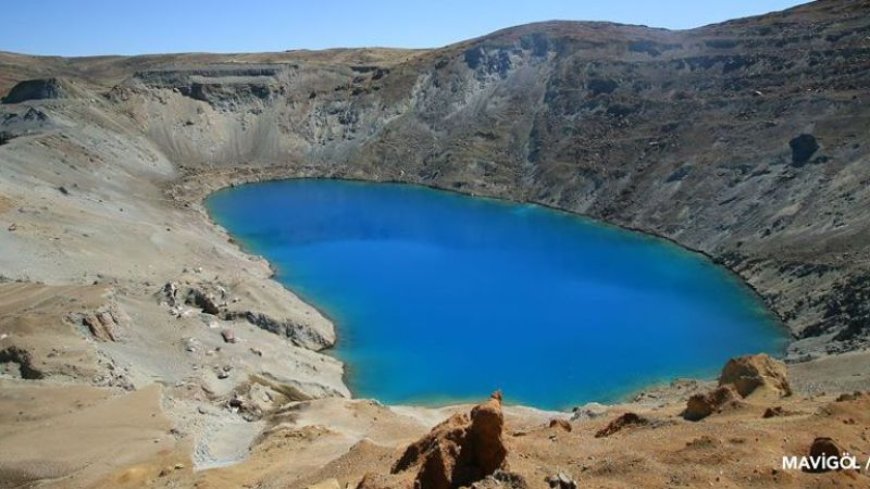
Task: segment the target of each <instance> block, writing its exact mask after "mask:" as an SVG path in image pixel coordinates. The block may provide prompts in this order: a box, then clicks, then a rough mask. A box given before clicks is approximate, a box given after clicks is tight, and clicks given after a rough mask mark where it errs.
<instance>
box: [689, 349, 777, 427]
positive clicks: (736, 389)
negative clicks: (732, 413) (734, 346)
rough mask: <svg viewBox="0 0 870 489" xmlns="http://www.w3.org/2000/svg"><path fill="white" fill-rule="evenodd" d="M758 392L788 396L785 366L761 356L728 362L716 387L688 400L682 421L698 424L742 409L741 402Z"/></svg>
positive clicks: (750, 356) (747, 356) (734, 359)
mask: <svg viewBox="0 0 870 489" xmlns="http://www.w3.org/2000/svg"><path fill="white" fill-rule="evenodd" d="M758 389H762V390H764V391H767V392H770V393H773V394H776V395H779V396H790V395H791V386H790V385H789V383H788V369H787V368H786V366H785V364H784V363H782V362H780V361H779V360H775V359H773V358H770V357H769V356H767V355H765V354H764V353H761V354H758V355H746V356H742V357H737V358H732V359H731V360H728V363H726V364H725V367H724V368H723V369H722V374H721V375H720V376H719V386H718V387H717V388H716V389H714V390H712V391H710V392H708V393H706V394H695V395H694V396H692V397H690V398H689V401H688V402H687V404H686V409H685V411H683V417H684V418H685V419H687V420H689V421H699V420H701V419H704V418H706V417H707V416H710V415H711V414H715V413H720V412H722V411H725V410H727V409H731V408H735V407H739V406H740V405H742V399H743V398H745V397H747V396H749V395H751V394H753V393H754V392H756V391H757V390H758Z"/></svg>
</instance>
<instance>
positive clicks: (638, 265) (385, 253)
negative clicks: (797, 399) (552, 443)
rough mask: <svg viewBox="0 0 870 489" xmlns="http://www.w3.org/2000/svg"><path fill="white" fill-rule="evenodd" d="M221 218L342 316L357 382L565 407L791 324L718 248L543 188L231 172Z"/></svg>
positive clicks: (774, 345) (744, 347)
mask: <svg viewBox="0 0 870 489" xmlns="http://www.w3.org/2000/svg"><path fill="white" fill-rule="evenodd" d="M206 204H207V207H208V209H209V211H210V212H211V214H212V216H213V218H214V219H215V220H216V221H217V222H218V223H219V224H221V225H223V226H224V227H225V228H226V229H228V230H229V231H230V233H231V234H232V235H233V236H235V237H236V238H237V239H238V240H239V241H240V242H241V243H242V244H243V246H245V247H246V249H248V250H249V251H251V252H253V253H256V254H260V255H263V256H264V257H266V258H267V259H268V260H269V261H270V262H271V263H272V264H273V265H274V266H275V267H276V269H277V270H278V275H277V278H278V279H279V280H280V281H281V282H282V283H284V284H285V285H286V286H287V287H288V288H290V289H292V290H293V291H295V292H297V293H298V294H299V295H300V296H301V297H303V298H304V299H305V300H307V301H309V302H311V303H312V304H314V305H315V306H316V307H318V308H319V309H320V310H322V311H324V312H325V313H326V314H327V315H328V316H329V317H330V318H332V319H333V320H334V321H335V324H336V327H337V331H338V336H339V342H338V345H337V347H336V349H335V352H334V353H335V354H336V355H337V356H338V357H339V358H341V359H342V360H344V361H345V362H347V366H348V379H347V380H348V383H349V386H350V388H351V389H352V390H353V391H354V394H355V395H356V396H360V397H372V398H375V399H378V400H381V401H384V402H388V403H412V402H413V403H442V402H454V401H467V400H477V399H481V398H484V397H486V396H487V395H488V394H489V393H490V392H491V391H493V390H494V389H497V388H500V389H503V390H504V393H505V396H506V399H507V401H509V402H517V403H524V404H530V405H534V406H538V407H542V408H567V407H571V406H573V405H576V404H579V403H583V402H587V401H608V400H613V399H614V398H616V397H618V396H622V395H625V394H627V393H629V392H631V391H632V390H635V389H637V388H640V387H642V386H644V385H647V384H650V383H653V382H660V381H665V380H669V379H672V378H674V377H678V376H708V377H709V376H713V375H715V374H716V373H717V372H718V370H719V369H720V368H721V366H722V365H723V364H724V362H725V361H726V360H727V359H728V358H729V357H732V356H735V355H738V354H745V353H755V352H761V351H766V352H772V353H779V352H781V351H782V349H783V348H784V345H785V336H784V331H783V330H782V329H781V328H780V327H779V326H778V324H777V323H776V322H775V320H774V319H773V318H772V317H771V316H770V315H769V314H768V313H766V312H765V310H764V308H763V306H762V305H761V304H760V303H759V301H758V299H757V298H756V297H755V296H754V295H753V294H752V293H751V292H750V291H749V290H748V289H747V288H745V287H744V286H743V285H741V284H740V283H739V282H738V281H737V280H736V279H734V278H733V277H732V276H731V275H730V274H728V273H727V272H725V271H724V270H722V269H720V268H718V267H716V266H714V265H712V264H711V263H710V262H708V261H707V260H706V259H704V258H703V257H701V256H699V255H696V254H693V253H690V252H687V251H685V250H682V249H681V248H678V247H677V246H674V245H672V244H670V243H667V242H664V241H662V240H657V239H653V238H649V237H647V236H644V235H641V234H638V233H632V232H628V231H624V230H620V229H616V228H614V227H610V226H604V225H601V224H598V223H595V222H591V221H589V220H587V219H583V218H580V217H577V216H574V215H571V214H567V213H563V212H558V211H553V210H550V209H546V208H543V207H538V206H534V205H522V204H513V203H507V202H502V201H496V200H490V199H482V198H474V197H467V196H461V195H458V194H453V193H449V192H443V191H437V190H431V189H427V188H422V187H416V186H410V185H398V184H373V183H360V182H348V181H335V180H288V181H280V182H267V183H258V184H252V185H244V186H240V187H236V188H232V189H226V190H223V191H220V192H217V193H216V194H214V195H212V196H211V197H209V199H208V200H207V202H206Z"/></svg>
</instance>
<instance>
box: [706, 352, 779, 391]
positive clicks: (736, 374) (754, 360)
mask: <svg viewBox="0 0 870 489" xmlns="http://www.w3.org/2000/svg"><path fill="white" fill-rule="evenodd" d="M719 385H720V386H724V385H732V386H734V389H735V390H736V391H737V393H738V394H740V396H741V397H746V396H748V395H750V394H752V393H753V392H755V390H756V389H758V388H759V387H764V388H767V389H770V390H772V391H773V392H776V393H778V394H779V395H781V396H790V395H791V386H790V385H789V383H788V369H787V368H786V366H785V364H784V363H782V362H780V361H779V360H774V359H773V358H770V357H769V356H767V355H765V354H763V353H762V354H759V355H747V356H743V357H738V358H732V359H731V360H728V363H726V364H725V367H724V368H723V369H722V374H721V375H720V376H719Z"/></svg>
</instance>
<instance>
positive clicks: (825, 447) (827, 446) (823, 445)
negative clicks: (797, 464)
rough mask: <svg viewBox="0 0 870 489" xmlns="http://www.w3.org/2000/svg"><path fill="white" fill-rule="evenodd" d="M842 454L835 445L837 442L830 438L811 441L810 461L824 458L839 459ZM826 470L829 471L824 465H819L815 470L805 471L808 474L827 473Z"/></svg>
mask: <svg viewBox="0 0 870 489" xmlns="http://www.w3.org/2000/svg"><path fill="white" fill-rule="evenodd" d="M842 454H843V450H841V449H840V446H839V445H837V442H835V441H834V440H833V439H831V438H827V437H819V438H816V439H815V440H813V443H812V445H810V452H809V457H810V459H821V458H826V457H837V458H838V459H839V458H840V457H841V456H842ZM828 470H829V469H828V468H827V466H826V465H824V464H820V465H819V467H818V468H816V469H807V471H808V472H827V471H828Z"/></svg>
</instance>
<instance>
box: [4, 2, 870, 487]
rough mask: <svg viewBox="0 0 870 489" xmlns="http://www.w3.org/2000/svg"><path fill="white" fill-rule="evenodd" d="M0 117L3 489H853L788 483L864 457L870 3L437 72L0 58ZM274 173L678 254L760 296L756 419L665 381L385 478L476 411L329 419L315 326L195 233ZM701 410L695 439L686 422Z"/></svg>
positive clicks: (394, 61)
mask: <svg viewBox="0 0 870 489" xmlns="http://www.w3.org/2000/svg"><path fill="white" fill-rule="evenodd" d="M0 94H2V95H3V96H4V98H3V99H2V104H0V418H2V421H0V488H6V487H10V488H11V487H36V486H40V487H42V486H48V487H201V488H217V487H227V488H229V487H233V488H235V487H257V488H272V487H274V488H285V487H289V488H296V487H299V488H304V487H309V486H312V485H314V484H319V483H323V484H322V485H319V486H317V487H345V485H347V484H350V485H351V487H355V486H356V484H358V483H359V482H360V480H362V479H363V477H364V476H366V474H371V475H370V476H368V477H366V480H365V481H364V482H363V487H367V488H369V489H372V488H374V487H404V486H408V485H410V484H412V483H413V478H414V477H416V475H415V474H418V471H417V470H418V469H419V468H420V467H430V464H435V465H437V466H439V467H441V469H440V472H439V471H435V473H441V472H444V471H445V470H447V469H446V468H445V467H449V466H452V465H451V464H453V463H454V461H455V462H456V464H457V467H460V468H462V470H460V471H458V472H455V474H459V475H457V477H458V479H456V481H452V480H448V481H447V483H448V485H451V484H452V485H457V484H459V483H460V482H459V481H460V480H462V481H461V482H462V483H463V484H465V483H468V484H465V485H469V484H472V483H474V484H477V487H481V488H482V487H523V486H522V484H527V485H528V487H551V485H550V483H548V482H547V481H546V478H548V477H551V476H553V475H556V474H558V473H560V472H561V473H564V474H565V477H566V478H570V479H574V480H576V481H577V483H578V484H579V485H580V487H708V486H711V485H712V486H716V487H795V488H797V487H801V488H803V487H870V472H868V471H867V470H864V471H832V472H826V473H808V472H803V471H800V470H794V471H789V470H782V467H781V463H782V461H781V458H782V456H784V455H804V454H806V453H807V452H808V450H809V449H810V445H811V444H812V443H813V441H814V439H816V438H818V437H830V438H832V439H834V441H835V442H836V443H837V444H838V445H839V447H840V448H842V449H844V450H848V451H850V452H851V453H852V454H854V455H856V456H858V457H861V458H862V461H865V462H866V459H867V457H868V456H870V443H868V436H870V417H868V413H870V409H868V408H870V396H868V395H866V394H865V395H855V394H852V393H853V392H854V391H867V390H870V349H868V347H870V3H868V2H864V1H847V0H830V1H828V0H823V1H818V2H814V3H810V4H807V5H803V6H800V7H797V8H794V9H790V10H787V11H784V12H780V13H772V14H768V15H764V16H761V17H753V18H747V19H740V20H734V21H730V22H726V23H722V24H716V25H711V26H707V27H702V28H698V29H693V30H687V31H668V30H663V29H653V28H647V27H641V26H624V25H617V24H610V23H584V22H548V23H541V24H531V25H526V26H520V27H515V28H510V29H506V30H503V31H498V32H495V33H493V34H490V35H487V36H484V37H481V38H477V39H472V40H469V41H465V42H462V43H458V44H454V45H450V46H446V47H443V48H439V49H430V50H399V49H375V48H373V49H336V50H327V51H287V52H281V53H264V54H172V55H149V56H135V57H122V56H103V57H90V58H58V57H34V56H25V55H18V54H14V53H4V52H0ZM293 177H325V178H353V179H363V180H371V181H397V182H408V183H416V184H422V185H428V186H433V187H438V188H444V189H449V190H453V191H458V192H464V193H469V194H474V195H487V196H495V197H501V198H506V199H511V200H516V201H523V202H534V203H539V204H543V205H547V206H552V207H556V208H559V209H564V210H568V211H572V212H576V213H580V214H583V215H587V216H590V217H592V218H596V219H600V220H602V221H605V222H609V223H613V224H616V225H619V226H623V227H626V228H630V229H636V230H638V231H642V232H645V233H649V234H653V235H656V236H660V237H663V238H666V239H669V240H672V241H674V242H676V243H678V244H680V245H682V246H684V247H686V248H688V249H692V250H696V251H698V252H700V253H703V254H705V255H707V256H709V257H710V258H711V259H712V260H714V261H716V262H717V263H720V264H721V265H722V266H724V267H726V268H728V269H730V270H732V271H733V272H734V273H735V274H737V275H738V276H740V277H741V278H742V279H743V280H744V281H745V282H746V283H748V284H749V285H750V286H751V287H752V288H753V289H754V290H755V291H756V292H757V293H758V294H759V296H760V297H761V298H762V299H763V300H764V302H765V303H766V304H767V306H768V307H769V308H770V310H771V311H772V312H773V313H774V314H776V315H777V316H778V317H779V318H780V319H781V320H782V323H783V327H784V328H788V331H789V332H790V333H791V335H792V338H793V340H792V342H791V343H790V345H789V349H788V353H787V355H786V356H785V358H784V359H783V360H784V361H785V365H786V366H787V367H784V366H782V365H781V364H779V363H776V365H777V367H776V368H775V370H776V372H775V375H774V374H771V373H770V372H767V371H766V370H764V369H761V370H759V371H756V370H751V369H750V370H751V372H750V373H749V374H747V375H748V376H749V377H752V378H755V377H758V378H762V379H763V382H761V383H762V384H763V386H762V387H763V388H762V389H758V390H757V391H756V392H751V393H740V392H738V393H737V394H735V393H734V392H732V391H731V390H729V389H730V388H729V387H727V384H728V383H727V382H723V385H725V386H723V387H721V388H718V389H717V387H716V382H715V381H710V380H704V381H695V380H682V381H676V382H674V383H673V384H671V385H666V386H653V387H650V388H649V389H647V390H646V391H645V392H643V393H639V394H638V395H637V397H636V398H635V399H633V400H626V402H625V403H624V404H620V405H615V406H596V405H593V406H584V407H579V408H578V409H577V410H576V411H575V412H573V413H550V412H542V411H538V410H535V409H532V408H527V407H521V406H514V405H511V403H510V401H511V398H510V392H505V393H504V396H505V401H506V404H505V406H504V407H503V408H502V407H501V406H500V405H499V406H497V407H494V406H493V403H494V401H490V403H489V404H487V405H486V407H485V409H483V411H482V412H484V413H489V414H492V413H494V412H495V411H497V412H498V417H499V419H500V417H501V416H502V411H503V415H504V425H503V426H502V425H501V424H500V422H499V423H498V427H499V430H497V431H499V432H500V433H501V434H500V438H501V439H503V443H504V447H505V450H506V455H505V458H504V460H500V461H499V464H500V469H499V471H498V474H497V477H495V478H492V477H491V478H489V479H486V478H484V479H483V480H481V481H477V482H473V481H471V479H475V480H477V479H478V477H477V476H474V477H472V476H470V475H468V474H472V473H474V474H477V475H478V476H483V475H488V474H489V473H490V472H491V471H490V470H488V469H487V470H483V469H480V467H479V465H480V464H478V462H474V463H471V462H468V461H467V460H464V459H462V457H460V456H458V455H457V453H461V452H463V451H465V452H466V453H477V452H476V451H475V450H477V448H474V449H473V450H471V449H469V450H470V451H469V450H466V448H465V447H466V445H465V443H470V445H469V446H472V447H479V446H481V444H480V443H478V442H470V441H467V440H472V439H475V438H474V436H476V435H474V433H476V431H475V430H476V429H477V428H474V427H475V426H477V425H476V424H475V423H477V421H475V419H476V418H475V417H474V416H473V415H472V416H471V417H470V418H469V419H458V418H451V420H453V421H450V422H449V423H448V425H447V426H446V427H445V426H443V425H442V428H443V429H445V430H446V429H447V428H449V429H450V430H453V431H450V432H449V433H454V435H455V436H454V435H450V436H447V435H446V434H444V433H441V432H439V431H438V429H436V430H435V432H433V434H432V435H430V436H431V437H434V438H432V439H431V440H430V442H431V443H429V442H425V440H427V438H424V439H423V440H424V442H421V443H423V444H424V445H426V443H428V445H426V447H428V448H427V449H426V450H421V453H422V455H419V456H418V457H416V458H415V457H411V458H409V459H407V460H406V459H405V457H403V458H402V459H403V460H404V461H405V462H407V467H406V470H404V471H403V470H398V471H395V472H396V473H395V474H389V472H390V471H391V468H393V467H394V466H397V465H401V464H397V460H399V458H400V457H401V456H402V454H403V453H405V450H406V447H407V446H408V445H409V444H411V443H413V442H415V441H417V440H419V439H420V437H422V436H424V435H426V434H427V433H428V432H429V430H430V429H432V428H433V427H434V426H436V425H437V424H438V423H441V422H442V421H444V420H445V419H446V418H448V417H449V416H451V415H454V414H457V413H458V414H460V415H464V414H463V413H467V412H468V411H469V409H470V408H471V406H450V407H444V408H440V409H432V408H423V407H413V406H384V405H381V404H379V403H377V402H375V401H371V400H360V399H352V396H351V393H350V392H349V390H348V388H347V387H346V385H345V384H344V381H343V375H344V369H345V367H344V365H342V363H341V362H339V361H338V360H336V359H334V358H333V357H331V356H330V355H329V352H328V349H329V348H330V347H331V346H332V345H333V344H334V343H335V341H336V337H337V335H336V330H335V327H334V326H333V324H332V323H331V322H330V321H329V320H328V319H327V318H326V317H325V316H324V315H323V314H322V313H320V312H319V311H318V310H316V309H315V308H314V307H313V306H312V305H309V304H306V303H304V302H303V301H301V300H300V299H298V298H297V297H296V296H295V295H293V293H292V292H291V291H288V290H286V289H284V288H283V287H282V286H281V285H280V284H278V283H277V282H275V281H274V280H272V270H271V269H270V267H269V264H268V263H266V262H265V261H264V260H263V259H261V258H259V257H255V256H250V255H249V254H247V253H246V252H245V251H244V250H242V249H241V248H240V247H239V246H238V245H237V244H236V243H235V242H234V241H233V240H232V239H231V238H230V237H229V236H228V235H227V233H226V232H225V231H224V230H223V229H221V228H219V227H218V226H216V225H215V224H214V223H212V222H211V220H210V219H209V216H208V215H207V214H206V212H205V210H204V208H203V206H202V199H203V198H204V197H205V196H206V195H208V194H209V193H210V192H212V191H214V190H217V189H219V188H222V187H226V186H229V185H235V184H240V183H244V182H251V181H260V180H265V179H276V178H293ZM661 327H662V328H666V327H667V325H661ZM698 327H699V328H703V327H704V325H703V324H702V323H699V324H698ZM338 334H339V335H340V325H339V331H338ZM474 346H475V347H476V348H486V345H474ZM521 354H522V353H521V352H511V353H510V354H508V353H507V352H506V358H505V361H515V358H516V356H517V355H520V356H521ZM445 361H449V359H445ZM750 363H751V362H750ZM752 364H753V365H756V364H755V363H752ZM764 365H766V364H764ZM481 368H488V369H497V368H499V367H498V365H481ZM771 368H773V367H771ZM786 369H787V372H785V370H786ZM761 371H763V372H762V373H759V372H761ZM764 372H767V373H764ZM786 377H787V378H788V382H789V384H790V390H791V391H793V392H792V394H791V395H785V394H787V392H786V389H783V386H782V385H777V379H785V378H786ZM723 380H724V379H723ZM569 388H570V386H566V389H569ZM708 392H712V393H713V394H710V395H709V396H706V397H705V394H706V393H708ZM696 394H700V396H699V397H696V398H694V399H695V400H694V401H691V402H689V405H690V406H691V405H692V404H691V403H692V402H695V403H696V404H697V403H701V404H705V403H706V404H707V405H710V406H712V408H711V410H710V413H709V414H710V415H709V416H706V417H704V418H703V419H701V420H698V421H691V420H687V419H685V417H684V410H685V409H686V407H687V401H689V399H690V397H691V396H693V395H696ZM844 394H848V395H845V396H844ZM482 401H483V399H482ZM495 404H499V403H495ZM695 407H697V405H696V406H695ZM777 407H779V408H781V409H778V410H777V409H774V408H777ZM768 409H772V414H771V415H770V416H767V417H764V413H765V411H766V410H768ZM689 411H692V410H691V409H690V410H689ZM624 413H633V415H631V416H628V417H621V416H622V415H623V414H624ZM492 416H495V414H492ZM460 417H461V416H460ZM689 417H691V415H690V416H689ZM481 419H483V418H481ZM486 419H487V420H490V418H489V417H488V418H486ZM553 419H557V420H563V421H562V422H558V421H557V422H555V423H554V426H550V423H551V420H553ZM617 419H621V420H622V421H615V420H617ZM611 422H615V425H614V430H615V431H613V432H612V433H607V434H606V435H604V436H601V437H596V436H595V435H596V434H597V433H598V432H599V430H602V429H603V428H605V427H606V426H607V425H608V424H609V423H611ZM450 423H452V424H450ZM480 423H483V421H481V422H480ZM487 423H489V421H487ZM623 425H624V426H623ZM485 427H487V429H485V430H484V431H485V432H486V433H487V436H486V437H484V438H485V439H486V440H487V442H486V443H484V445H486V446H487V447H489V446H490V445H489V443H490V442H492V441H493V440H495V439H496V438H499V437H493V436H490V435H492V430H491V429H489V428H491V427H492V425H491V424H485ZM568 428H570V430H568ZM457 433H458V435H457ZM442 434H444V436H445V437H446V438H443V439H442V438H439V436H441V435H442ZM457 436H458V437H459V438H457ZM463 437H465V438H463ZM433 440H434V441H433ZM439 440H442V441H439ZM443 440H447V441H443ZM436 442H437V443H436ZM448 442H449V443H448ZM500 443H501V442H499V443H497V445H499V446H500ZM421 446H422V445H421ZM432 447H436V448H437V447H440V448H438V450H441V451H440V452H439V451H438V450H435V449H433V448H432ZM457 447H461V450H460V449H459V448H457ZM496 448H498V447H496ZM430 449H431V450H435V451H434V452H431V451H427V450H430ZM451 450H453V452H451ZM484 451H485V452H486V453H487V454H491V453H492V450H490V449H487V450H484ZM496 451H498V450H496ZM448 452H449V453H448ZM454 452H455V453H454ZM433 454H435V455H437V456H435V455H433ZM448 455H449V456H448ZM433 457H434V458H433ZM439 457H440V458H439ZM466 458H467V457H466ZM412 459H413V462H412V461H411V460H412ZM454 459H455V460H454ZM432 460H434V462H432ZM445 461H447V462H449V463H446V462H445ZM466 462H468V463H466ZM463 464H464V465H463ZM469 464H470V465H469ZM484 465H486V464H484ZM469 467H471V469H469ZM472 469H473V470H472ZM427 470H428V469H427ZM423 472H426V471H424V470H422V469H420V471H419V473H423ZM431 473H432V472H426V474H431ZM484 473H485V474H484ZM421 477H422V476H421ZM426 477H428V475H427V476H426ZM469 478H471V479H469ZM331 479H335V481H334V483H333V481H332V480H331ZM424 479H425V481H423V479H418V482H420V484H422V486H423V487H424V489H425V488H426V487H442V486H439V485H438V484H437V483H436V482H437V481H435V479H429V478H424ZM520 479H522V480H523V481H524V482H522V481H520ZM432 481H435V482H432ZM442 482H443V481H442ZM454 482H455V483H454ZM378 484H380V486H378ZM553 484H561V487H569V484H568V483H567V482H564V481H563V482H558V481H557V482H554V483H553ZM555 487H560V486H559V485H557V486H555Z"/></svg>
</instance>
